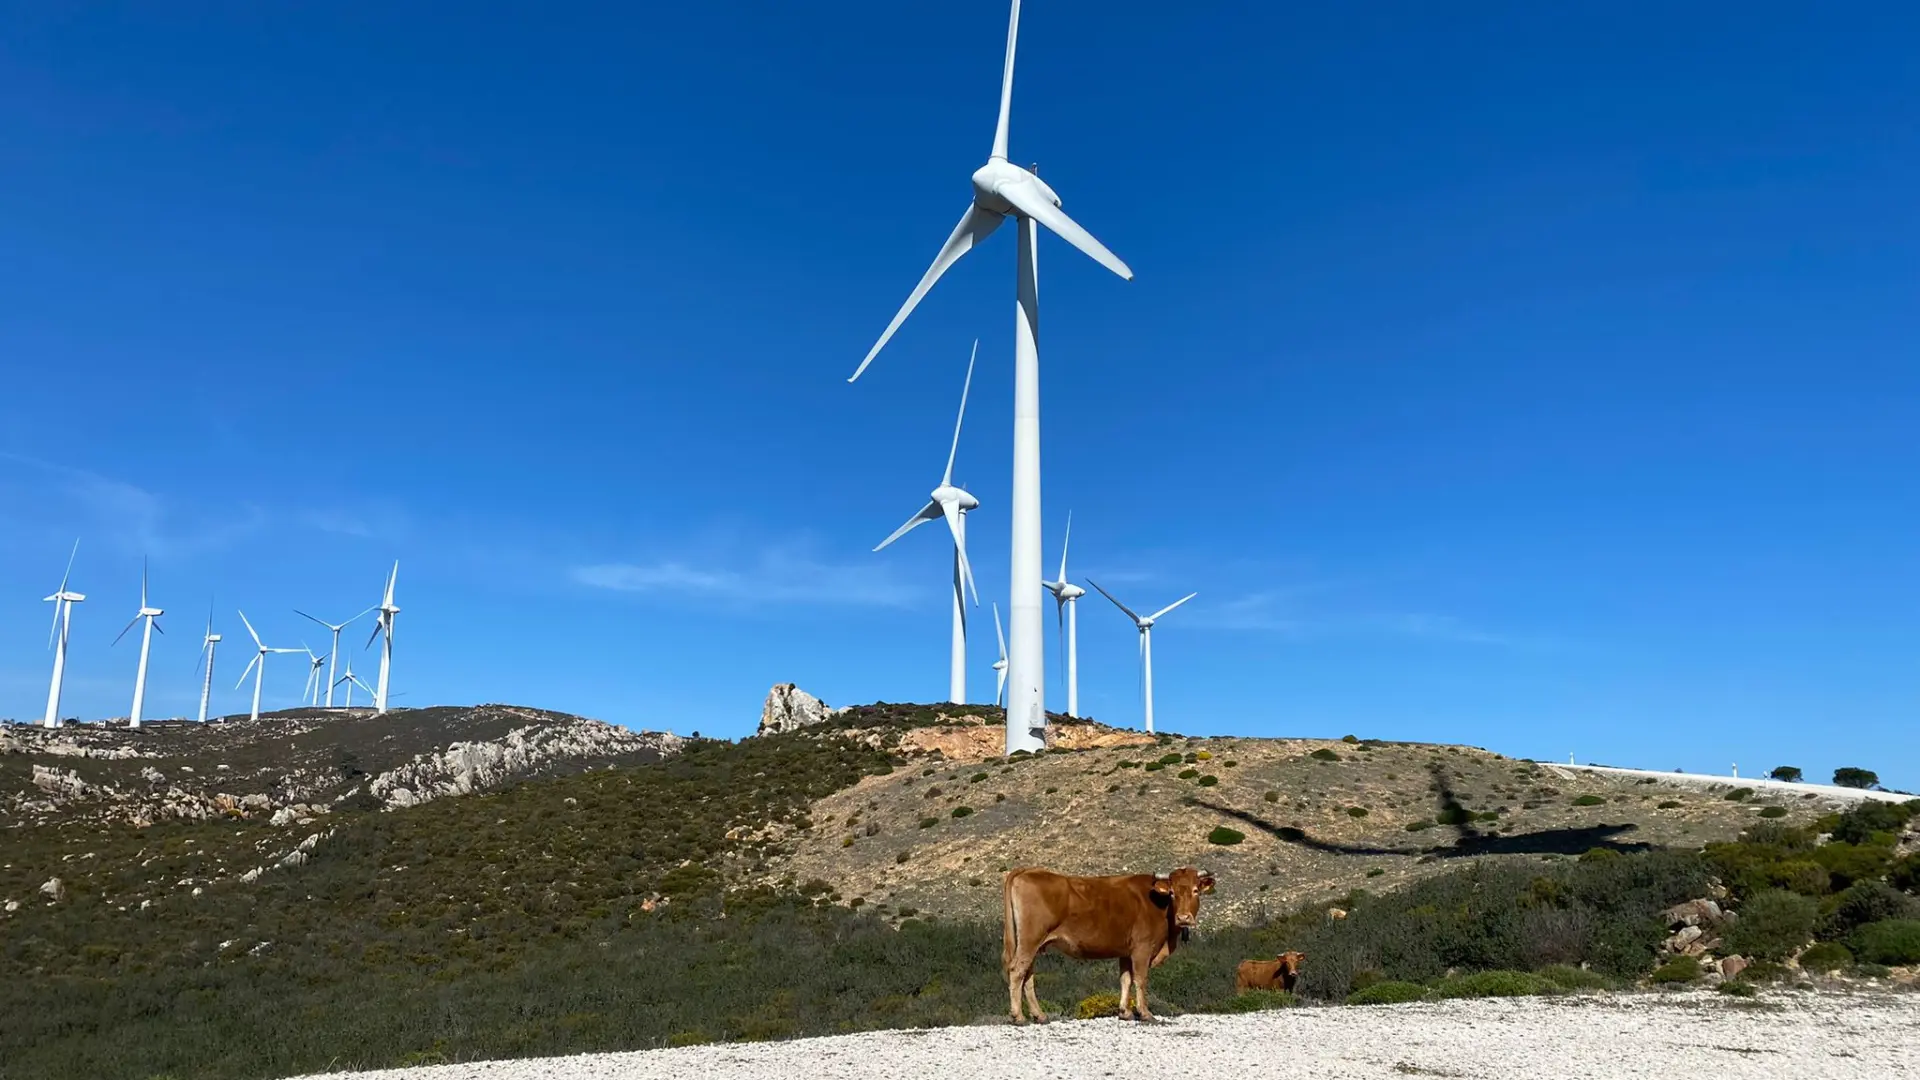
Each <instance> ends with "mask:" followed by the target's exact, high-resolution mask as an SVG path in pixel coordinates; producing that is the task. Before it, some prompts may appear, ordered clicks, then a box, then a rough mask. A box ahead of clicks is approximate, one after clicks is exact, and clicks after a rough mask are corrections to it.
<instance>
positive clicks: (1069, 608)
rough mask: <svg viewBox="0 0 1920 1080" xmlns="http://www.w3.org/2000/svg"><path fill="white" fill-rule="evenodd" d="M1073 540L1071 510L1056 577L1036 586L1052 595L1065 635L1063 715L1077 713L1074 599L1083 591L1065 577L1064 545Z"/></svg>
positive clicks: (1076, 608) (1076, 609) (1077, 643)
mask: <svg viewBox="0 0 1920 1080" xmlns="http://www.w3.org/2000/svg"><path fill="white" fill-rule="evenodd" d="M1072 541H1073V512H1072V511H1068V512H1067V537H1066V539H1065V540H1062V541H1061V542H1060V580H1058V581H1043V582H1041V583H1040V587H1041V588H1043V589H1045V590H1047V591H1048V592H1050V593H1052V594H1053V607H1054V614H1055V615H1056V616H1058V617H1059V619H1060V627H1061V629H1060V632H1061V633H1062V634H1065V635H1066V639H1067V640H1066V650H1067V715H1068V716H1079V715H1080V620H1079V618H1078V615H1079V611H1080V605H1079V604H1076V603H1074V601H1076V600H1078V599H1080V598H1081V597H1083V596H1085V595H1087V590H1085V589H1083V588H1081V587H1080V586H1078V585H1075V584H1074V583H1073V582H1071V581H1068V580H1067V545H1068V544H1069V543H1071V542H1072Z"/></svg>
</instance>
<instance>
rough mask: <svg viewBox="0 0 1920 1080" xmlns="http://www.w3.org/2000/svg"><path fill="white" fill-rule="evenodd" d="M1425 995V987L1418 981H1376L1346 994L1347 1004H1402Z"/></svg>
mask: <svg viewBox="0 0 1920 1080" xmlns="http://www.w3.org/2000/svg"><path fill="white" fill-rule="evenodd" d="M1426 996H1427V988H1426V987H1424V986H1421V985H1420V984H1419V983H1410V982H1377V983H1374V984H1373V985H1372V986H1369V987H1367V988H1366V989H1364V990H1355V991H1354V992H1353V993H1351V994H1348V995H1347V1004H1349V1005H1403V1004H1405V1003H1407V1002H1409V1001H1419V1000H1420V999H1421V998H1424V997H1426Z"/></svg>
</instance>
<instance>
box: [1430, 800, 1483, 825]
mask: <svg viewBox="0 0 1920 1080" xmlns="http://www.w3.org/2000/svg"><path fill="white" fill-rule="evenodd" d="M1472 820H1473V811H1471V810H1469V809H1467V808H1466V807H1464V806H1461V805H1460V804H1459V803H1449V804H1448V805H1446V806H1443V807H1441V808H1440V812H1439V813H1437V814H1435V815H1433V821H1434V824H1436V825H1465V824H1466V823H1467V822H1469V821H1472Z"/></svg>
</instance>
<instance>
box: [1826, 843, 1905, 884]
mask: <svg viewBox="0 0 1920 1080" xmlns="http://www.w3.org/2000/svg"><path fill="white" fill-rule="evenodd" d="M1813 861H1815V862H1817V863H1819V864H1820V865H1821V866H1822V867H1823V868H1825V870H1826V871H1827V874H1828V875H1829V876H1830V877H1831V878H1832V881H1833V885H1832V887H1833V888H1836V889H1844V888H1846V887H1847V886H1849V885H1852V884H1853V883H1854V882H1856V881H1872V880H1873V879H1875V878H1878V877H1881V876H1882V875H1884V874H1885V873H1886V872H1887V868H1888V867H1889V866H1891V865H1892V864H1893V851H1892V849H1891V848H1884V847H1880V846H1878V845H1875V844H1851V843H1847V842H1845V841H1842V840H1835V841H1834V842H1833V843H1831V844H1821V845H1820V846H1819V847H1818V848H1816V849H1814V852H1813Z"/></svg>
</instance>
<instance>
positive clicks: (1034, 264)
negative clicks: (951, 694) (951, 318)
mask: <svg viewBox="0 0 1920 1080" xmlns="http://www.w3.org/2000/svg"><path fill="white" fill-rule="evenodd" d="M1014 227H1015V228H1016V229H1018V230H1019V234H1020V244H1019V258H1020V273H1019V292H1018V297H1017V301H1016V303H1015V305H1014V335H1013V514H1012V517H1013V558H1012V563H1011V566H1010V568H1009V569H1010V573H1011V586H1012V593H1013V595H1012V597H1011V598H1010V600H1009V601H1008V604H1007V623H1008V625H1007V631H1008V632H1007V638H1008V642H1007V753H1009V754H1011V753H1013V752H1015V751H1017V750H1028V751H1032V750H1043V749H1045V748H1046V745H1047V744H1046V729H1047V678H1046V675H1047V669H1046V654H1047V645H1046V630H1045V620H1044V619H1043V618H1042V615H1041V611H1040V592H1041V584H1040V583H1041V581H1042V580H1044V575H1043V574H1042V572H1041V569H1040V540H1041V536H1040V282H1039V277H1040V266H1039V261H1038V258H1039V251H1038V247H1037V245H1036V243H1035V241H1036V239H1037V236H1036V232H1035V230H1036V228H1037V226H1035V225H1034V223H1033V219H1031V218H1029V217H1027V216H1026V215H1024V214H1016V215H1014Z"/></svg>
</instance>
